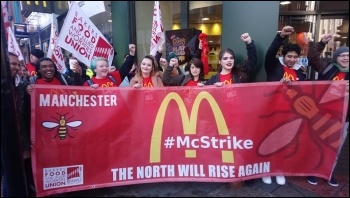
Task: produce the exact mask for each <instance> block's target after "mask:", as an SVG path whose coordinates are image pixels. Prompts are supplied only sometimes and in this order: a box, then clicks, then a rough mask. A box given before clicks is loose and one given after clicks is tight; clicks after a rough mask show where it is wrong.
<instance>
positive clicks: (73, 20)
mask: <svg viewBox="0 0 350 198" xmlns="http://www.w3.org/2000/svg"><path fill="white" fill-rule="evenodd" d="M57 45H58V46H60V47H62V48H64V49H66V50H68V51H70V52H71V53H72V54H73V55H74V56H75V57H76V58H77V59H78V60H80V61H81V62H83V63H84V64H85V65H90V62H91V60H93V59H94V58H95V57H103V58H107V59H108V63H109V65H111V64H112V61H113V57H114V49H113V47H112V46H111V45H110V44H109V43H108V41H107V39H106V38H105V37H104V36H103V34H102V33H101V32H100V31H99V30H98V29H97V27H96V26H95V25H94V24H93V23H92V22H91V20H90V19H89V17H87V16H86V14H85V13H84V12H83V10H82V9H81V8H80V7H79V5H78V4H76V3H75V2H72V5H71V7H70V9H69V11H68V14H67V16H66V19H65V20H64V24H63V26H62V30H61V32H60V34H59V36H58V40H57Z"/></svg>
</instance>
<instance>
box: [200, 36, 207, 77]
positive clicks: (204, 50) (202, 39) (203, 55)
mask: <svg viewBox="0 0 350 198" xmlns="http://www.w3.org/2000/svg"><path fill="white" fill-rule="evenodd" d="M198 39H199V41H200V42H202V53H201V61H202V62H203V66H204V74H205V75H207V74H208V73H209V62H208V53H209V45H208V41H207V35H206V34H204V33H201V34H200V35H199V36H198Z"/></svg>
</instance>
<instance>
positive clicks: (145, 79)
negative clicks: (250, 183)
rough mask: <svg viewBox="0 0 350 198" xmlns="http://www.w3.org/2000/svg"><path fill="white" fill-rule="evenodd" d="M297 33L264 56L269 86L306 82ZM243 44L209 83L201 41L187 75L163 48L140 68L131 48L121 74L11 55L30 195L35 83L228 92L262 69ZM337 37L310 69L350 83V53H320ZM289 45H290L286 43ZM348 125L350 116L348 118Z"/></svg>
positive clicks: (249, 44)
mask: <svg viewBox="0 0 350 198" xmlns="http://www.w3.org/2000/svg"><path fill="white" fill-rule="evenodd" d="M293 31H294V29H293V27H291V26H285V27H283V28H282V30H281V31H280V32H279V33H277V34H276V36H275V38H274V39H273V41H272V43H271V45H270V47H269V49H268V51H267V52H266V55H265V62H264V66H265V71H266V74H267V79H266V81H280V82H281V83H291V82H293V81H303V80H306V76H305V72H304V71H303V69H302V68H301V65H300V64H299V62H298V58H299V56H300V53H301V48H300V46H299V45H297V44H291V43H286V40H287V38H288V36H289V35H291V34H292V33H293ZM240 38H241V40H242V41H243V43H244V44H245V45H246V50H247V58H246V59H245V61H244V62H243V63H237V62H235V59H236V57H235V53H234V50H232V49H230V48H227V49H223V50H221V52H220V54H219V61H218V64H219V69H218V72H217V73H216V74H215V75H213V76H211V77H210V79H205V75H204V66H203V62H202V61H201V58H200V55H201V50H202V43H201V42H199V46H198V50H197V51H196V53H195V55H194V56H193V57H192V58H191V60H190V61H189V62H188V63H187V65H186V66H185V69H184V70H182V69H181V68H180V67H179V58H178V56H177V55H176V54H175V53H173V52H170V53H169V55H168V56H167V57H166V58H162V57H161V56H162V51H163V49H162V46H160V48H159V51H158V52H157V55H156V56H152V55H146V56H144V58H142V60H141V62H140V64H139V65H137V64H136V61H135V53H136V47H135V45H134V44H130V45H129V53H127V54H126V55H125V59H124V63H123V65H122V66H121V67H120V68H119V69H118V70H117V69H116V67H114V66H111V65H109V64H108V60H107V59H105V58H98V57H97V58H95V59H94V60H92V61H91V64H90V65H88V66H87V65H85V64H83V63H81V62H80V61H76V62H75V63H74V65H73V67H70V66H69V59H76V58H75V57H74V56H73V55H72V54H70V55H69V57H67V58H66V61H65V62H66V66H67V68H68V69H67V72H66V73H64V74H62V73H60V72H58V70H57V67H56V65H55V63H54V61H53V60H52V59H50V58H47V57H44V52H43V51H41V50H39V49H34V50H32V51H31V54H30V62H29V63H28V64H27V65H26V66H24V65H21V64H20V61H19V60H18V57H17V56H16V55H15V54H11V53H8V62H9V64H10V68H11V75H12V77H13V79H14V80H13V82H14V83H15V84H14V87H15V95H16V97H15V98H16V107H17V116H18V118H19V119H18V120H19V121H20V122H19V123H20V126H19V129H20V134H21V143H22V147H23V159H24V161H25V163H24V164H25V169H26V175H27V185H28V191H29V192H31V193H35V188H34V182H33V177H32V176H33V175H32V173H31V163H30V148H31V147H30V102H29V100H30V93H31V90H32V89H33V87H34V85H35V84H45V85H67V86H71V85H72V86H89V87H91V88H92V89H101V88H103V87H119V86H124V87H125V86H129V87H134V88H137V89H139V88H142V87H143V88H152V87H164V86H199V87H203V86H210V85H214V86H216V87H223V86H225V85H228V84H236V83H249V82H251V80H250V79H251V78H250V77H251V76H250V75H251V73H252V71H253V70H254V69H255V68H256V67H257V60H258V56H257V50H256V47H255V43H254V40H253V39H252V38H251V37H250V35H249V34H248V33H244V34H242V35H241V37H240ZM331 39H332V35H330V34H326V35H324V36H323V37H322V40H321V41H320V42H318V43H316V44H315V46H314V47H313V48H310V49H309V52H308V59H309V66H311V67H312V68H314V69H315V70H316V71H317V72H318V73H319V76H318V80H349V48H348V47H339V48H338V49H337V50H336V51H335V52H334V54H333V61H332V62H324V61H323V60H321V58H320V54H321V53H322V51H323V49H324V48H325V46H326V44H327V43H328V41H330V40H331ZM284 43H285V44H284ZM281 46H283V50H282V56H281V57H276V54H277V51H278V50H279V49H280V47H281ZM347 123H348V117H347ZM262 180H263V182H264V183H266V184H271V183H272V179H271V177H263V178H262ZM276 181H277V183H278V184H280V185H284V184H285V177H284V176H283V175H280V176H276ZM307 181H308V182H309V183H310V184H313V185H316V184H317V179H316V178H315V177H307ZM2 183H3V186H2V189H3V196H6V178H4V177H3V174H2ZM329 184H330V185H332V186H338V183H337V182H336V181H335V179H334V178H333V177H332V178H331V179H330V180H329ZM242 185H243V183H242V182H234V186H236V187H237V186H242Z"/></svg>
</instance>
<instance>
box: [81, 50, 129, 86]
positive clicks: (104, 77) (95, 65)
mask: <svg viewBox="0 0 350 198" xmlns="http://www.w3.org/2000/svg"><path fill="white" fill-rule="evenodd" d="M135 50H136V48H135V45H134V44H129V56H127V57H126V60H125V61H124V63H123V65H122V67H121V68H120V69H119V70H115V71H110V68H109V65H108V60H107V59H106V58H95V59H94V60H92V61H91V65H90V68H91V70H92V71H94V77H92V78H91V79H90V80H88V81H87V82H85V83H84V86H90V87H91V88H93V89H97V88H98V87H118V86H119V85H120V84H121V83H122V80H123V79H124V78H125V77H126V76H127V75H128V74H129V72H130V70H131V68H132V66H133V64H134V62H135Z"/></svg>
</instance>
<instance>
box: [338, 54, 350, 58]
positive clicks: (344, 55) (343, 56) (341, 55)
mask: <svg viewBox="0 0 350 198" xmlns="http://www.w3.org/2000/svg"><path fill="white" fill-rule="evenodd" d="M338 57H340V58H345V57H348V58H349V54H340V55H339V56H338Z"/></svg>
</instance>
